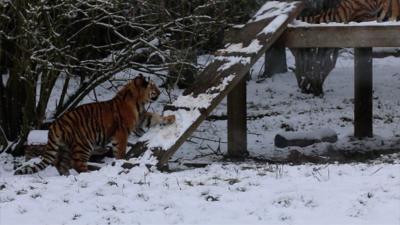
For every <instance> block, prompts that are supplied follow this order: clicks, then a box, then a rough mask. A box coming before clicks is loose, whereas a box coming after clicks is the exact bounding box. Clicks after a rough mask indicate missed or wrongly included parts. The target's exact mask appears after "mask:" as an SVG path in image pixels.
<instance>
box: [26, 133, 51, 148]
mask: <svg viewBox="0 0 400 225" xmlns="http://www.w3.org/2000/svg"><path fill="white" fill-rule="evenodd" d="M48 133H49V131H48V130H33V131H31V132H30V133H29V135H28V139H27V141H26V144H27V145H45V144H47V136H48Z"/></svg>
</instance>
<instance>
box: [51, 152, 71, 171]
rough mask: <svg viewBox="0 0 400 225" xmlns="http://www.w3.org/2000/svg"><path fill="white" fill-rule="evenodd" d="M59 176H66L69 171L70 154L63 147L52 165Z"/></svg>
mask: <svg viewBox="0 0 400 225" xmlns="http://www.w3.org/2000/svg"><path fill="white" fill-rule="evenodd" d="M54 166H55V167H56V168H57V170H58V173H60V175H64V176H68V175H69V169H71V153H70V152H69V151H67V149H66V148H65V147H63V148H61V151H60V152H59V153H58V157H57V159H56V161H55V163H54Z"/></svg>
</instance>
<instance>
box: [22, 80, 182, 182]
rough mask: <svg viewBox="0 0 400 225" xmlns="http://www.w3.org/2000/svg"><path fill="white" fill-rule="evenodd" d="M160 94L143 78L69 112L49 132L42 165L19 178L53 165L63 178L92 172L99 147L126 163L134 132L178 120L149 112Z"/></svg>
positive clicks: (29, 168) (28, 168)
mask: <svg viewBox="0 0 400 225" xmlns="http://www.w3.org/2000/svg"><path fill="white" fill-rule="evenodd" d="M159 95H160V90H159V89H158V87H157V86H156V85H155V83H154V82H153V81H148V80H147V79H146V78H144V77H143V75H141V74H140V75H139V76H138V77H136V78H135V79H133V80H132V81H130V82H129V83H128V84H126V85H125V86H124V87H123V88H122V89H121V90H120V91H119V92H118V93H117V94H116V96H115V97H114V98H113V99H111V100H109V101H104V102H98V103H91V104H85V105H81V106H79V107H77V108H76V109H73V110H71V111H69V112H66V113H65V114H64V115H62V116H61V117H60V118H58V119H57V120H56V121H55V122H54V123H53V124H52V125H51V126H50V128H49V134H48V143H47V145H46V150H45V152H44V154H43V156H41V161H40V162H38V163H34V164H33V165H25V166H23V167H21V168H19V169H17V170H16V171H15V174H16V175H21V174H31V173H36V172H38V171H40V170H43V169H44V168H46V167H47V166H48V165H50V164H53V165H54V166H55V167H56V168H57V170H58V172H59V173H60V174H61V175H69V169H70V168H71V167H72V168H74V169H75V170H76V171H78V172H79V173H80V172H86V171H88V165H87V162H88V160H89V157H90V155H91V154H92V153H93V151H94V149H95V148H96V147H99V146H101V147H104V146H106V145H107V144H109V143H111V144H112V150H113V154H114V156H115V158H117V159H124V158H125V151H126V146H127V142H128V135H129V134H130V133H131V132H135V131H138V130H140V129H143V128H148V127H151V126H155V125H157V124H165V125H166V124H172V123H174V122H175V116H174V115H170V116H165V117H164V116H161V115H159V114H157V113H150V112H147V111H146V109H145V105H146V104H147V103H149V102H151V101H155V100H157V98H158V96H159Z"/></svg>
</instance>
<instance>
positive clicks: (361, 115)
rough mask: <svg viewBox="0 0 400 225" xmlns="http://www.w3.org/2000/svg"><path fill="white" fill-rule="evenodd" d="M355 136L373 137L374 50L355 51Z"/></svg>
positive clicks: (358, 49)
mask: <svg viewBox="0 0 400 225" xmlns="http://www.w3.org/2000/svg"><path fill="white" fill-rule="evenodd" d="M354 77H355V79H354V136H355V137H358V138H364V137H372V136H373V133H372V48H355V49H354Z"/></svg>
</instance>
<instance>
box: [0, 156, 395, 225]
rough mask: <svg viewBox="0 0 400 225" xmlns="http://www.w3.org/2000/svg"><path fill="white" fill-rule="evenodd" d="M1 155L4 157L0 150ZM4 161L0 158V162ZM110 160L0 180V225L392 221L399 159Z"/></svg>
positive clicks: (5, 172)
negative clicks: (154, 165) (169, 167)
mask: <svg viewBox="0 0 400 225" xmlns="http://www.w3.org/2000/svg"><path fill="white" fill-rule="evenodd" d="M2 156H3V157H4V155H2ZM3 160H4V159H2V161H3ZM120 164H121V162H117V163H116V165H115V166H111V165H108V166H106V167H104V168H102V169H101V170H100V171H95V172H91V173H83V174H79V175H71V176H69V177H60V176H58V175H56V171H55V169H54V168H48V169H46V170H45V171H42V172H40V173H39V174H36V175H30V176H12V175H10V171H8V170H4V169H5V168H4V167H5V166H4V165H3V163H1V165H2V169H1V170H0V171H1V173H2V174H1V178H0V187H1V196H0V204H1V211H0V215H1V216H0V224H29V225H36V224H38V225H39V224H40V225H42V224H96V225H101V224H354V225H357V224H363V225H364V224H393V225H395V224H398V222H399V221H400V210H397V209H399V208H400V192H399V188H400V175H399V174H400V173H399V171H400V164H376V165H374V164H357V165H355V164H349V165H340V164H332V165H303V166H287V165H268V164H254V163H251V164H247V163H243V164H221V163H215V164H213V165H211V166H208V167H206V168H202V169H194V170H184V171H180V172H179V171H178V172H173V173H161V172H158V171H153V170H152V169H150V170H149V169H147V167H145V166H140V167H136V168H133V169H131V170H130V171H128V170H125V169H122V168H121V167H120V166H119V165H120Z"/></svg>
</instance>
